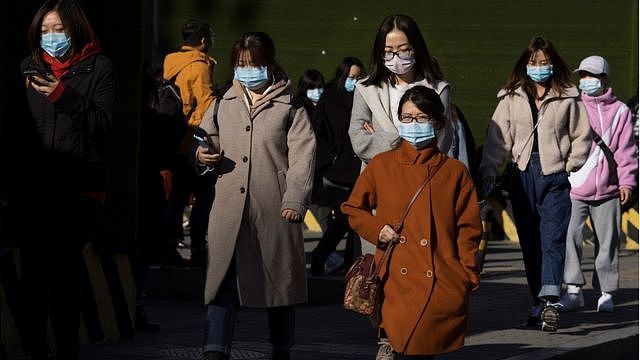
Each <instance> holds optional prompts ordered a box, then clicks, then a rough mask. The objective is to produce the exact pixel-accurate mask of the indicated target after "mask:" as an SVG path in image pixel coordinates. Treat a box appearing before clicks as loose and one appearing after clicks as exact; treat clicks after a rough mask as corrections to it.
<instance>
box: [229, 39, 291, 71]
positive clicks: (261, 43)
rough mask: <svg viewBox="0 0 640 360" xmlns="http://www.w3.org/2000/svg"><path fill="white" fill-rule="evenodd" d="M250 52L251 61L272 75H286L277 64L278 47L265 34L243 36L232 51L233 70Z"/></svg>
mask: <svg viewBox="0 0 640 360" xmlns="http://www.w3.org/2000/svg"><path fill="white" fill-rule="evenodd" d="M244 51H248V52H249V55H250V56H251V61H253V63H254V64H256V65H259V66H266V67H268V68H269V73H270V74H276V73H284V72H283V70H282V68H281V67H280V64H278V63H277V62H276V46H275V44H274V43H273V40H271V38H270V37H269V35H267V33H265V32H247V33H244V34H242V36H240V38H239V39H238V40H236V42H235V43H234V44H233V47H232V49H231V68H232V69H233V68H234V67H236V66H237V65H238V62H239V61H240V55H241V54H242V53H243V52H244Z"/></svg>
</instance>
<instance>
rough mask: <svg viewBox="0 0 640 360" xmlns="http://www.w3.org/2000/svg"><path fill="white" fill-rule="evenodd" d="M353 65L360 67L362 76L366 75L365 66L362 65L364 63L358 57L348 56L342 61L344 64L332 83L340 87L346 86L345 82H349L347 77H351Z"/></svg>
mask: <svg viewBox="0 0 640 360" xmlns="http://www.w3.org/2000/svg"><path fill="white" fill-rule="evenodd" d="M353 65H355V66H357V67H359V68H360V69H361V71H362V75H364V72H365V69H364V65H362V61H360V59H358V58H357V57H352V56H347V57H345V58H344V59H342V62H341V63H340V65H338V67H337V68H336V74H335V76H334V77H333V79H332V80H331V81H332V82H334V83H336V84H337V85H338V86H344V82H345V81H347V77H349V72H350V71H351V67H352V66H353Z"/></svg>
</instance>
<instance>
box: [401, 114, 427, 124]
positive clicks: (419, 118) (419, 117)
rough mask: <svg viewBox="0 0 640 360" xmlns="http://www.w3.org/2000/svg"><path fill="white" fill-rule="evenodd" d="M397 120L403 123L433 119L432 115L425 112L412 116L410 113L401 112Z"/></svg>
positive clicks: (423, 121) (424, 121)
mask: <svg viewBox="0 0 640 360" xmlns="http://www.w3.org/2000/svg"><path fill="white" fill-rule="evenodd" d="M399 120H400V122H401V123H405V124H409V123H411V122H413V121H415V122H417V123H426V122H427V121H433V117H431V116H429V115H425V114H420V115H416V116H413V115H411V114H401V115H400V119H399Z"/></svg>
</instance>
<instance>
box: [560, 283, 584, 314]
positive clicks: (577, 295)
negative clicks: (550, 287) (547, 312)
mask: <svg viewBox="0 0 640 360" xmlns="http://www.w3.org/2000/svg"><path fill="white" fill-rule="evenodd" d="M554 306H555V307H556V309H558V311H563V312H566V311H576V310H578V309H580V308H581V307H584V295H582V289H581V288H580V287H579V286H574V285H569V286H568V287H567V291H566V292H565V293H564V294H562V297H561V298H560V301H558V302H557V303H556V304H554Z"/></svg>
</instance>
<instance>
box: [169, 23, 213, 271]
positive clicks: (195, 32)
mask: <svg viewBox="0 0 640 360" xmlns="http://www.w3.org/2000/svg"><path fill="white" fill-rule="evenodd" d="M182 36H183V39H184V42H183V45H182V47H181V48H180V50H179V51H177V52H174V53H170V54H168V55H167V56H166V57H165V59H164V65H163V77H164V78H165V79H166V80H172V79H174V82H175V84H176V86H177V87H178V88H179V89H180V97H181V99H182V112H183V113H184V115H185V117H186V121H187V131H186V132H185V134H184V136H183V137H182V140H181V141H180V144H179V146H178V151H177V153H176V155H175V158H174V161H173V166H172V173H173V174H172V186H171V190H170V194H169V200H168V204H167V213H166V225H167V229H166V238H167V245H168V249H167V252H166V256H165V259H164V261H163V262H164V263H165V264H181V263H182V258H181V257H180V256H179V254H178V253H177V251H176V247H177V245H178V243H179V242H180V241H181V240H182V238H183V235H182V234H183V227H182V215H183V212H184V208H185V206H186V205H188V202H189V198H190V195H191V194H193V195H194V201H193V207H192V210H191V215H190V216H189V226H190V237H191V264H192V265H196V266H199V265H204V264H205V262H206V256H207V243H206V238H205V237H206V233H207V225H208V219H209V211H210V209H211V204H212V202H213V197H214V193H213V191H214V190H213V178H212V176H196V174H195V171H194V170H193V168H192V167H191V166H189V163H188V160H187V152H188V149H189V147H190V145H191V144H192V141H193V140H192V139H193V134H194V132H195V130H196V129H197V128H198V126H199V125H200V122H201V121H202V116H203V115H204V113H205V111H207V109H208V108H209V105H211V103H212V102H213V100H214V92H213V90H214V86H213V71H214V67H215V64H216V61H215V60H214V59H213V58H212V57H210V56H208V55H207V52H208V51H209V49H210V48H211V47H213V40H214V33H213V29H212V27H211V25H209V24H208V23H206V22H203V21H200V20H188V21H187V22H186V23H185V24H184V26H183V28H182Z"/></svg>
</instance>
